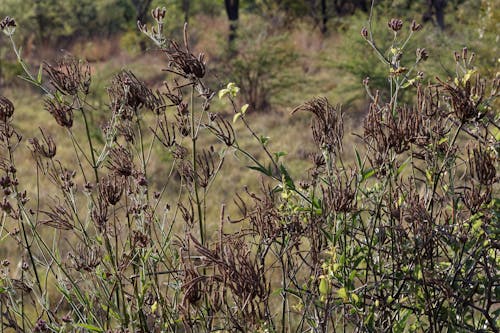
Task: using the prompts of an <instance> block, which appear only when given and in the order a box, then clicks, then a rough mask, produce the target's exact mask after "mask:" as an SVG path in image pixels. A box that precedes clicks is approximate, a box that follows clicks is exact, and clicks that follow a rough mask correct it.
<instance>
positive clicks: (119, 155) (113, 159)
mask: <svg viewBox="0 0 500 333" xmlns="http://www.w3.org/2000/svg"><path fill="white" fill-rule="evenodd" d="M108 168H109V169H110V170H111V171H113V172H114V173H115V174H116V175H118V176H122V177H129V176H131V175H132V173H133V171H134V163H133V161H132V154H131V153H130V152H129V151H128V150H127V149H125V148H124V147H121V146H117V147H114V148H112V149H111V150H110V152H109V162H108Z"/></svg>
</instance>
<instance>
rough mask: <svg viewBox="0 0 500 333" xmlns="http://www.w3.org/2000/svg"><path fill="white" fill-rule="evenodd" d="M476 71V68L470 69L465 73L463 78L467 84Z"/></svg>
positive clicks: (463, 81)
mask: <svg viewBox="0 0 500 333" xmlns="http://www.w3.org/2000/svg"><path fill="white" fill-rule="evenodd" d="M474 73H476V70H475V69H469V70H468V71H467V73H465V75H464V77H463V78H462V83H463V84H464V85H465V84H466V83H467V81H469V80H470V78H471V76H472V75H473V74H474Z"/></svg>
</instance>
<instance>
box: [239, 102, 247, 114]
mask: <svg viewBox="0 0 500 333" xmlns="http://www.w3.org/2000/svg"><path fill="white" fill-rule="evenodd" d="M248 107H249V105H248V104H245V105H243V106H242V107H241V109H240V113H241V114H245V112H247V110H248Z"/></svg>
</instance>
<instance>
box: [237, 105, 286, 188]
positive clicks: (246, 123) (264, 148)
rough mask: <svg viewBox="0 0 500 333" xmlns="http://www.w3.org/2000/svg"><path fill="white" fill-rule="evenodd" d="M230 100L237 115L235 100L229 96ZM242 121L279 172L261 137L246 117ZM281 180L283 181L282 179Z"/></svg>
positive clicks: (242, 117) (243, 116)
mask: <svg viewBox="0 0 500 333" xmlns="http://www.w3.org/2000/svg"><path fill="white" fill-rule="evenodd" d="M229 100H230V101H231V105H232V106H233V110H234V112H235V113H237V112H238V111H237V108H236V104H235V102H234V100H233V98H232V97H231V96H229ZM240 118H241V119H242V120H243V124H245V127H246V128H247V130H248V131H249V132H250V134H252V136H253V137H254V138H255V139H256V140H257V142H259V145H260V146H261V148H262V149H263V150H264V152H265V153H266V155H267V156H268V157H269V159H270V160H271V163H272V164H273V167H274V169H275V170H279V168H278V165H277V164H276V161H275V160H274V158H273V155H272V154H271V152H270V151H269V150H268V149H267V147H266V146H265V145H264V144H263V143H262V142H261V140H260V139H259V137H258V136H257V134H256V133H255V131H254V130H253V129H252V127H250V124H249V123H248V121H247V120H246V118H245V115H242V116H241V117H240ZM280 180H281V179H280Z"/></svg>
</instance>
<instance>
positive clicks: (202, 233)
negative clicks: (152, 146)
mask: <svg viewBox="0 0 500 333" xmlns="http://www.w3.org/2000/svg"><path fill="white" fill-rule="evenodd" d="M189 104H190V113H191V144H192V149H193V154H192V163H193V172H194V174H195V175H196V174H197V170H198V163H197V160H196V141H197V140H198V135H197V132H196V131H195V114H194V105H193V104H194V85H192V86H191V95H190V101H189ZM193 183H194V195H195V200H196V208H197V210H198V225H199V228H200V240H201V245H205V223H204V222H203V211H202V207H201V201H200V197H199V194H198V181H197V180H196V179H195V180H194V181H193Z"/></svg>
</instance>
